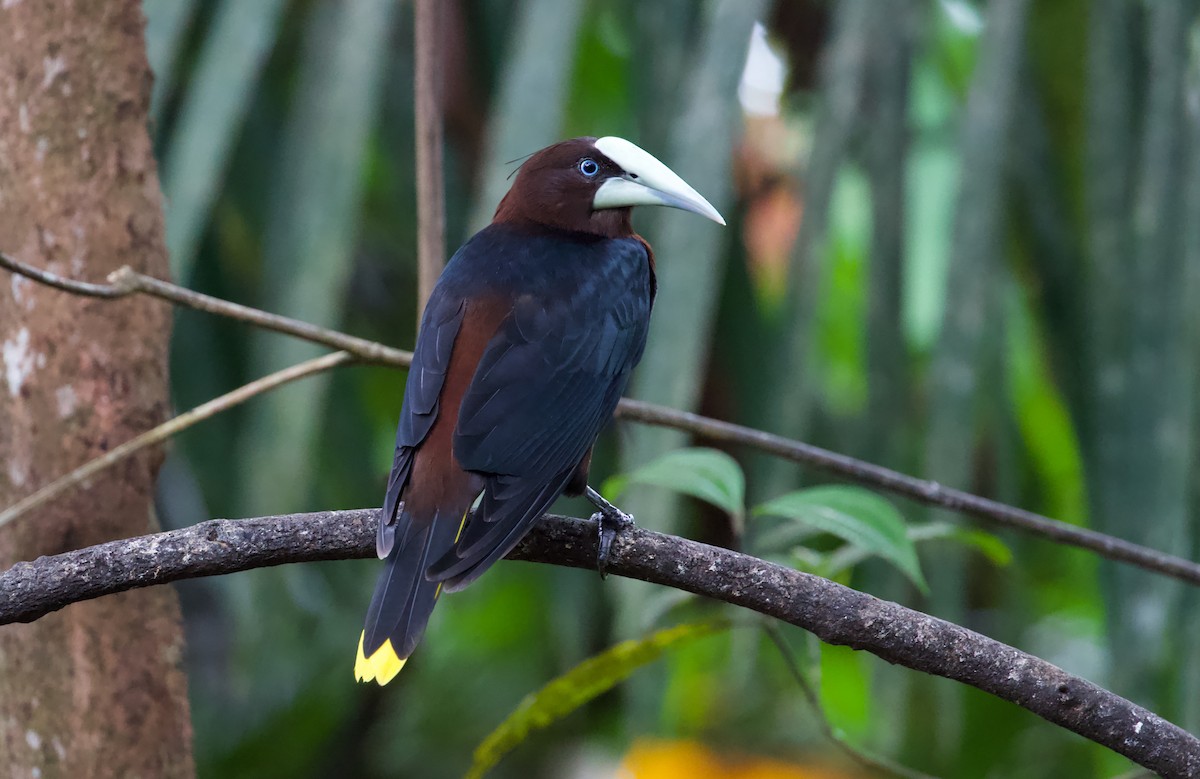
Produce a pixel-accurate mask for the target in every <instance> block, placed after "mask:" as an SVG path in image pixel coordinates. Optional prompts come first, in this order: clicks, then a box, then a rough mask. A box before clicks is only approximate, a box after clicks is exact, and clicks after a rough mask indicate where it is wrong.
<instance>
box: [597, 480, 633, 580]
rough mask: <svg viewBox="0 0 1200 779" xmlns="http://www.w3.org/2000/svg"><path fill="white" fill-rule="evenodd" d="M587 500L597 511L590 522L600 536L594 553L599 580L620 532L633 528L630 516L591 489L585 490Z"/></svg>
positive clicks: (604, 572) (602, 576) (606, 566)
mask: <svg viewBox="0 0 1200 779" xmlns="http://www.w3.org/2000/svg"><path fill="white" fill-rule="evenodd" d="M587 499H588V500H590V501H591V502H592V505H593V506H595V507H596V508H597V509H599V510H598V511H597V512H596V513H595V514H592V520H593V521H594V522H595V523H596V529H597V531H598V533H599V536H600V548H599V550H598V551H597V552H596V570H597V571H599V572H600V578H601V579H603V578H604V577H605V575H606V573H607V571H606V569H607V568H608V558H609V553H610V552H611V551H612V544H613V541H615V540H616V538H617V534H619V533H620V532H621V531H622V530H624V529H626V528H628V527H633V525H634V522H633V517H632V516H631V515H629V514H626V513H625V512H624V511H621V509H619V508H617V507H616V506H614V505H613V504H611V503H609V502H608V501H607V500H605V499H604V498H603V497H601V495H600V493H598V492H596V491H595V490H594V489H592V488H591V487H588V488H587Z"/></svg>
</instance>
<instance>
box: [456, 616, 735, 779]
mask: <svg viewBox="0 0 1200 779" xmlns="http://www.w3.org/2000/svg"><path fill="white" fill-rule="evenodd" d="M728 628H729V623H728V622H726V621H724V620H712V621H710V622H700V623H693V624H687V625H678V626H676V627H673V628H667V629H666V630H660V631H658V632H656V633H652V634H650V635H649V636H646V637H645V638H642V639H638V640H636V641H623V642H621V643H620V644H617V645H616V646H614V647H611V648H609V649H607V650H605V651H604V652H601V653H600V654H598V655H596V656H594V657H589V658H588V659H587V660H584V661H583V662H582V663H580V664H579V665H577V666H575V667H574V668H572V669H571V670H569V671H567V672H566V673H565V674H563V675H562V676H559V677H558V678H556V679H554V680H552V681H551V682H550V683H549V684H547V685H546V686H545V687H543V688H542V689H540V690H538V691H537V692H534V693H531V694H529V695H527V696H525V699H524V700H522V701H521V703H520V705H518V706H517V708H516V709H515V710H514V711H513V712H512V713H511V714H509V715H508V717H506V718H505V720H504V721H503V722H501V723H500V726H499V727H497V728H496V729H495V730H493V731H492V732H491V733H490V734H488V736H487V738H485V739H484V740H483V742H482V743H481V744H480V745H479V746H478V747H476V749H475V759H474V763H473V764H472V765H471V769H470V770H469V771H467V774H466V777H467V779H478V778H479V777H482V776H483V775H484V774H485V773H487V772H488V771H489V770H491V769H492V768H493V767H494V766H495V765H496V764H497V763H499V762H500V760H501V758H503V757H504V756H505V755H506V754H508V753H509V752H511V751H512V750H513V749H514V748H516V747H517V746H518V745H519V744H521V742H523V741H524V740H525V739H526V738H528V737H529V734H530V733H532V732H533V731H534V730H539V729H541V728H545V727H548V726H549V725H552V724H553V723H555V722H557V721H558V720H560V719H562V718H563V717H565V716H567V715H568V714H570V713H571V712H573V711H575V710H576V709H578V708H579V707H580V706H582V705H584V704H585V703H587V702H588V701H590V700H592V699H593V698H595V697H597V696H598V695H600V694H602V693H605V692H607V691H608V690H611V689H612V688H613V687H615V686H616V685H617V684H619V683H620V682H622V681H624V680H625V679H626V678H628V677H629V675H630V674H632V673H633V672H634V671H636V670H637V669H639V668H641V667H642V666H644V665H647V664H648V663H652V662H654V661H655V660H657V659H658V658H659V657H661V656H662V655H663V653H664V652H666V651H667V650H668V649H671V648H674V647H677V646H680V645H683V644H686V643H691V642H693V641H696V640H697V639H701V638H705V637H707V636H711V635H713V634H715V633H720V632H721V631H724V630H727V629H728Z"/></svg>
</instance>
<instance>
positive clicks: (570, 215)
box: [492, 196, 635, 239]
mask: <svg viewBox="0 0 1200 779" xmlns="http://www.w3.org/2000/svg"><path fill="white" fill-rule="evenodd" d="M522 206H523V201H520V200H517V199H516V198H510V197H508V196H506V197H505V198H504V199H503V200H501V201H500V207H499V208H497V209H496V215H495V217H494V218H493V219H492V223H493V224H509V225H513V226H515V227H520V228H524V229H527V230H530V231H534V232H538V231H547V232H563V233H573V234H576V235H584V236H589V237H591V238H597V239H599V238H632V237H633V236H634V235H635V233H634V230H633V218H632V214H631V212H632V210H633V209H631V208H605V209H601V210H599V211H595V210H591V209H588V210H586V211H584V210H582V209H580V210H579V212H578V213H577V212H575V210H574V209H571V210H568V209H562V208H553V207H546V208H527V207H522Z"/></svg>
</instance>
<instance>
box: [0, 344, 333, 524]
mask: <svg viewBox="0 0 1200 779" xmlns="http://www.w3.org/2000/svg"><path fill="white" fill-rule="evenodd" d="M355 359H356V358H355V356H354V355H352V354H350V353H349V352H332V353H330V354H325V355H322V356H320V357H314V358H313V359H311V360H305V361H304V362H302V363H299V364H297V365H292V366H290V367H288V368H284V369H283V370H281V371H276V372H275V373H272V374H270V375H267V376H263V377H262V378H261V379H256V380H255V381H252V382H250V383H249V384H245V385H243V386H241V387H238V388H237V389H235V390H233V391H232V392H227V393H225V394H224V395H221V396H220V397H218V398H213V399H212V400H210V401H208V402H207V403H204V404H201V405H199V406H196V407H195V408H194V409H192V410H191V411H185V412H184V413H182V414H180V415H178V416H176V417H173V418H172V419H169V420H167V421H166V422H163V423H162V424H161V425H159V426H157V427H155V428H152V429H150V430H147V431H146V432H144V433H142V434H141V435H139V436H137V437H135V438H132V439H130V440H128V441H126V442H125V443H123V444H121V445H120V446H118V447H116V448H114V449H112V450H111V451H109V452H107V453H105V454H104V455H102V456H100V457H97V458H96V459H94V460H88V461H87V462H86V463H84V464H83V465H81V466H79V467H78V468H76V469H75V470H73V471H71V472H70V473H68V474H66V475H64V476H61V477H59V478H57V479H55V480H54V481H52V482H50V483H49V484H47V485H46V486H45V487H42V488H41V489H40V490H38V491H37V492H35V493H33V494H32V495H29V496H27V497H25V498H22V499H21V500H19V501H17V502H16V503H14V504H13V505H11V506H9V507H8V508H6V509H4V511H0V527H4V526H5V525H7V524H8V523H9V522H12V521H13V520H14V519H16V518H17V517H20V516H21V515H23V514H27V513H29V512H30V511H33V510H34V509H36V508H38V507H39V506H43V505H45V504H46V503H47V502H49V501H50V500H53V499H54V498H56V497H58V496H59V495H61V494H62V493H64V492H66V491H67V490H69V489H71V488H72V487H77V486H80V485H83V484H85V483H87V481H88V480H90V479H91V478H92V477H94V476H95V475H96V474H98V473H99V472H100V471H103V470H104V469H106V468H111V467H112V466H114V465H116V464H117V463H119V462H121V461H123V460H126V459H128V458H130V457H132V456H133V455H135V454H137V453H138V452H139V451H141V450H142V449H145V448H146V447H149V446H154V445H155V444H159V443H162V442H163V441H166V440H167V439H168V438H170V437H172V436H174V435H176V434H177V433H180V432H183V431H184V430H186V429H188V428H189V427H191V426H192V425H195V424H197V423H199V422H203V421H204V420H206V419H208V418H209V417H212V416H214V415H216V414H219V413H221V412H222V411H226V410H228V409H231V408H233V407H234V406H237V405H239V404H241V403H245V402H246V401H247V400H249V399H250V398H252V397H254V396H255V395H261V394H262V393H264V392H267V391H269V390H272V389H275V388H276V387H278V386H281V385H283V384H287V383H288V382H292V381H296V380H297V379H302V378H304V377H305V376H311V375H313V374H314V373H321V372H322V371H327V370H329V369H331V368H335V367H337V366H338V365H345V364H346V363H349V362H354V361H355Z"/></svg>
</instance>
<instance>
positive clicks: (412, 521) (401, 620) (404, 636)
mask: <svg viewBox="0 0 1200 779" xmlns="http://www.w3.org/2000/svg"><path fill="white" fill-rule="evenodd" d="M401 511H402V512H403V511H404V509H401ZM444 514H448V516H443V515H444ZM455 514H458V516H456V515H455ZM462 514H463V512H454V513H451V512H445V511H439V512H437V513H435V514H434V516H433V518H432V519H431V520H422V519H421V518H418V517H413V516H403V517H401V518H400V522H399V523H398V524H400V525H401V526H402V527H403V526H406V525H407V527H406V530H407V532H405V533H404V538H403V540H402V542H401V543H399V544H396V545H395V546H394V547H393V548H392V549H391V551H390V552H389V554H388V556H387V560H386V562H385V563H384V571H383V574H382V575H381V576H380V577H379V583H378V584H377V585H376V586H375V594H374V595H373V596H372V598H371V606H370V608H369V609H368V610H367V619H366V625H365V627H364V629H363V633H362V636H361V637H360V638H359V642H358V658H357V660H356V661H355V663H354V675H355V677H357V678H358V680H359V681H360V682H367V681H371V680H374V681H376V682H378V683H379V684H380V685H381V686H382V685H385V684H387V683H388V682H390V681H391V680H392V679H394V678H395V676H396V674H398V673H400V669H401V668H403V667H404V663H405V662H406V661H407V660H408V656H409V655H410V654H412V652H413V650H414V649H415V648H416V646H417V643H418V642H419V641H420V640H421V636H422V635H424V633H425V626H426V625H427V624H428V623H429V616H430V615H431V614H432V613H433V607H434V605H435V604H436V603H437V599H438V596H439V595H440V594H441V589H442V587H441V584H440V583H439V582H434V581H430V580H429V579H427V578H426V577H425V571H426V569H427V568H428V567H429V564H430V562H432V561H433V560H436V559H438V558H440V557H441V556H443V555H444V554H445V553H446V552H448V551H450V550H451V549H453V548H454V541H455V538H456V537H457V536H458V533H459V530H460V528H461V527H462V521H463V519H462Z"/></svg>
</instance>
